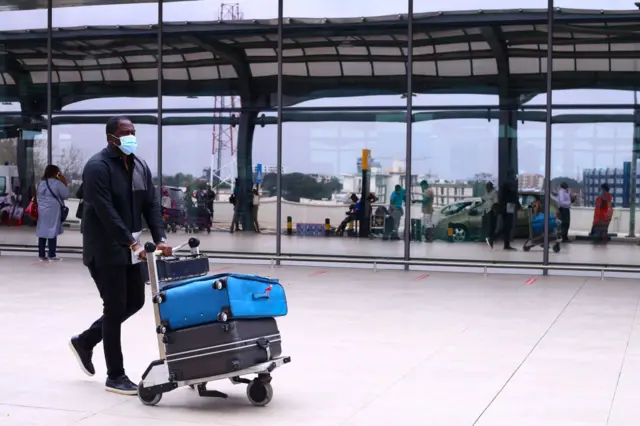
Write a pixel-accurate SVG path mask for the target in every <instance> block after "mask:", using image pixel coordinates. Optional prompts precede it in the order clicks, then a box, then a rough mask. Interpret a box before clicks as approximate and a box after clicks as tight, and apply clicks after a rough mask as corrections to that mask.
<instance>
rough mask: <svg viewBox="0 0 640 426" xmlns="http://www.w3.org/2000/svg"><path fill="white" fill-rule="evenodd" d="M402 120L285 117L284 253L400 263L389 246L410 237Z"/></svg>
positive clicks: (399, 253)
mask: <svg viewBox="0 0 640 426" xmlns="http://www.w3.org/2000/svg"><path fill="white" fill-rule="evenodd" d="M376 101H377V99H376V98H375V97H374V98H372V99H371V102H373V103H375V102H376ZM405 117H406V112H395V111H359V110H357V109H355V108H354V109H353V110H348V111H344V110H340V111H331V110H330V109H325V110H322V111H317V110H316V111H304V112H302V111H300V112H289V111H287V112H285V115H284V116H283V120H284V124H283V173H284V175H283V177H282V198H283V202H282V217H283V218H282V223H283V226H286V223H287V218H288V217H290V218H291V221H292V234H293V235H294V236H293V237H287V238H285V239H283V242H282V251H283V252H284V253H296V254H307V255H319V254H324V255H326V254H330V255H333V256H370V257H400V258H401V257H403V253H404V246H403V244H401V243H399V242H397V241H393V240H399V239H402V238H403V236H408V232H405V226H404V214H405V212H406V210H407V208H406V204H405V203H404V198H403V197H404V194H405V191H406V190H407V188H409V184H408V183H407V182H406V181H405V161H404V159H405V140H406V121H405ZM363 150H368V152H367V153H366V154H365V152H363ZM363 156H366V157H367V158H368V160H367V159H363ZM367 164H368V169H367V168H366V167H367ZM367 180H368V186H367V184H366V181H367ZM413 180H415V176H414V178H413ZM396 187H399V188H400V189H399V190H398V191H396V189H395V188H396ZM369 195H371V196H373V197H375V198H369ZM363 197H364V199H365V200H366V201H364V200H363ZM361 200H362V201H361ZM327 220H328V222H329V224H330V227H331V229H332V232H331V238H324V236H325V227H324V225H325V223H326V221H327ZM367 222H368V223H369V225H367ZM367 226H370V231H369V232H365V230H366V227H367ZM285 233H286V228H285ZM383 240H385V241H383ZM387 240H392V241H387Z"/></svg>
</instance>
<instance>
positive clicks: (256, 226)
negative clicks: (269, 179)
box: [251, 184, 260, 233]
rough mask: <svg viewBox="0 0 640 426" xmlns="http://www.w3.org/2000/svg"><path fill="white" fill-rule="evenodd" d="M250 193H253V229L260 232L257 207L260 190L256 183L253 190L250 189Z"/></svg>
mask: <svg viewBox="0 0 640 426" xmlns="http://www.w3.org/2000/svg"><path fill="white" fill-rule="evenodd" d="M251 193H252V195H253V197H252V204H251V217H253V229H254V230H255V231H256V232H257V233H260V224H259V223H258V207H260V190H259V188H258V185H257V184H256V186H255V188H253V191H251Z"/></svg>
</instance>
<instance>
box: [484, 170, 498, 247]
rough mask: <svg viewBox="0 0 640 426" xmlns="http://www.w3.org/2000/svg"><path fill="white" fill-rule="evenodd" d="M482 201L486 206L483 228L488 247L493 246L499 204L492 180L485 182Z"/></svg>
mask: <svg viewBox="0 0 640 426" xmlns="http://www.w3.org/2000/svg"><path fill="white" fill-rule="evenodd" d="M482 202H483V204H484V205H485V206H486V210H485V214H484V220H483V221H484V222H485V227H486V228H485V230H486V233H487V234H486V235H487V238H486V239H485V241H486V242H487V244H488V245H489V247H493V240H494V239H495V236H496V225H497V223H498V214H499V212H500V204H499V200H498V192H497V191H496V189H495V187H494V186H493V182H487V184H486V185H485V192H484V195H483V196H482Z"/></svg>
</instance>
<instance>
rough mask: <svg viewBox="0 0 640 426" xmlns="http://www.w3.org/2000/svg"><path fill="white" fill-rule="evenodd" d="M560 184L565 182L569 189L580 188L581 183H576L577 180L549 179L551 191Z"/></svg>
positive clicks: (562, 177)
mask: <svg viewBox="0 0 640 426" xmlns="http://www.w3.org/2000/svg"><path fill="white" fill-rule="evenodd" d="M562 182H567V185H569V189H580V188H582V183H580V182H578V181H577V180H575V179H573V178H570V177H564V176H560V177H556V178H553V179H551V189H555V188H559V187H560V184H561V183H562Z"/></svg>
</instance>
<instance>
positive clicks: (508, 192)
mask: <svg viewBox="0 0 640 426" xmlns="http://www.w3.org/2000/svg"><path fill="white" fill-rule="evenodd" d="M498 199H499V209H500V212H501V214H502V239H503V240H504V250H509V251H514V250H515V248H513V247H512V246H511V231H512V230H513V226H514V224H515V216H516V212H517V211H518V206H519V204H520V202H519V200H518V181H517V179H516V176H515V174H514V173H513V170H509V171H507V175H506V178H505V180H504V183H503V184H502V185H501V186H500V192H499V193H498ZM494 241H495V238H491V239H489V241H488V243H489V245H490V246H491V248H493V243H494Z"/></svg>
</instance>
